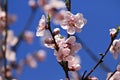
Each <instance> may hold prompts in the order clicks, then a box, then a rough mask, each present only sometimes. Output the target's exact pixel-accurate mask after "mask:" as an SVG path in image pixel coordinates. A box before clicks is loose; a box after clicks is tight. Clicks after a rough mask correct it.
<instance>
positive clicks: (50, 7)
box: [43, 0, 66, 16]
mask: <svg viewBox="0 0 120 80" xmlns="http://www.w3.org/2000/svg"><path fill="white" fill-rule="evenodd" d="M58 4H59V5H58ZM65 7H66V6H65V3H64V2H63V1H62V0H50V1H49V2H48V4H46V5H44V7H43V9H44V11H45V13H46V14H49V15H50V16H53V15H54V14H55V13H56V9H57V10H58V9H62V8H65Z"/></svg>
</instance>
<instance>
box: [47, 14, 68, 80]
mask: <svg viewBox="0 0 120 80" xmlns="http://www.w3.org/2000/svg"><path fill="white" fill-rule="evenodd" d="M47 21H48V22H47V28H48V30H49V31H50V33H51V35H52V38H53V42H54V44H55V49H56V51H58V50H59V47H58V45H57V43H56V41H55V38H54V34H53V32H52V29H51V26H50V16H49V15H48V18H47ZM58 63H59V64H60V65H61V66H62V68H63V70H64V72H65V75H66V78H67V80H70V79H69V76H68V71H69V69H68V62H67V61H61V62H58Z"/></svg>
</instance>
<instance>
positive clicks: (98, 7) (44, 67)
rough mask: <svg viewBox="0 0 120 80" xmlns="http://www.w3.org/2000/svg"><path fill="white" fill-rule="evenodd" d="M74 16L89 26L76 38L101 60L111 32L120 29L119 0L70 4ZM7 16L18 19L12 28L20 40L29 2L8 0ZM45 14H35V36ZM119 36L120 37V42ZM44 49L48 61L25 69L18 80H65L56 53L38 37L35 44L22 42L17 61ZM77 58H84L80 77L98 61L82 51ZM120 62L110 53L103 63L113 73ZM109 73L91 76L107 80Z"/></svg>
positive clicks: (91, 0)
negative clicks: (101, 54)
mask: <svg viewBox="0 0 120 80" xmlns="http://www.w3.org/2000/svg"><path fill="white" fill-rule="evenodd" d="M71 1H72V4H71V5H72V6H71V12H72V13H74V14H76V13H78V12H80V13H83V15H84V17H85V18H86V19H87V24H86V25H85V26H84V28H83V30H82V32H81V33H79V34H77V35H79V37H80V38H81V40H82V41H83V42H84V43H85V44H86V45H87V46H88V47H89V48H90V49H91V50H92V51H93V52H94V54H95V55H96V56H97V57H98V58H100V56H99V53H103V52H104V51H105V50H106V48H107V46H108V45H109V43H110V36H109V29H110V28H114V27H116V25H120V5H119V3H120V0H71ZM8 12H9V13H10V14H16V15H17V21H16V22H15V23H14V24H12V25H11V26H10V29H12V30H14V32H15V35H16V36H18V35H19V34H20V32H21V31H22V30H23V29H24V25H25V23H26V21H27V19H28V18H29V16H30V13H31V9H30V7H29V6H28V0H8ZM42 14H44V13H43V11H42V10H41V8H39V9H38V10H37V12H36V15H35V19H34V20H33V22H32V24H31V27H30V29H29V30H31V31H33V32H34V33H35V32H36V28H37V25H38V21H39V19H40V18H41V15H42ZM119 37H120V36H118V38H119ZM39 49H45V50H46V51H47V58H46V60H45V61H44V62H41V63H38V67H37V68H36V69H31V68H30V67H29V66H24V68H23V72H22V74H21V75H19V76H18V78H19V80H59V79H61V78H64V77H65V76H64V72H63V70H62V68H61V67H60V65H59V64H58V63H57V61H56V59H55V56H54V55H53V50H50V49H46V48H45V47H43V45H42V44H41V43H40V39H39V38H38V37H35V39H34V42H33V44H31V45H28V44H26V43H25V42H22V43H21V45H20V46H19V49H18V51H17V58H18V61H19V60H20V59H21V58H24V57H25V56H26V55H27V54H28V53H31V52H34V51H37V50H39ZM78 55H79V56H80V58H81V66H82V68H81V69H80V71H79V72H80V73H83V72H84V71H85V70H88V71H89V70H90V69H91V68H92V67H93V66H94V65H95V63H96V62H95V61H94V60H92V59H91V57H90V56H88V53H87V52H86V51H85V50H84V48H83V49H82V50H80V51H79V52H78ZM119 61H120V56H119V58H118V60H114V59H113V56H112V55H111V54H110V53H109V54H108V55H107V56H106V57H105V60H104V63H105V64H106V65H107V66H108V67H109V68H110V69H111V70H112V71H114V70H115V68H116V65H117V63H118V62H119ZM106 74H107V73H106V72H104V71H103V70H102V69H101V68H100V67H98V68H97V69H96V70H95V72H94V73H93V74H92V75H95V76H97V77H98V78H99V80H105V79H106Z"/></svg>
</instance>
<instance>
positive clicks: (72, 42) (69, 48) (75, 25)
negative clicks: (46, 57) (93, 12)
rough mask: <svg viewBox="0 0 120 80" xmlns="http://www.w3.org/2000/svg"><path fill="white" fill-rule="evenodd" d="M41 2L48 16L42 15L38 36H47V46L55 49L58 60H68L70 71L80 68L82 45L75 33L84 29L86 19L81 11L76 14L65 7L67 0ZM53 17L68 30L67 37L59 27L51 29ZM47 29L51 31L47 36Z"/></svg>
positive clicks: (41, 0) (45, 41) (45, 42)
mask: <svg viewBox="0 0 120 80" xmlns="http://www.w3.org/2000/svg"><path fill="white" fill-rule="evenodd" d="M45 1H46V0H45ZM39 3H40V5H41V6H42V7H43V10H44V11H45V13H46V16H47V18H46V17H45V16H44V15H42V17H41V19H40V21H39V24H38V28H37V32H36V36H38V37H39V36H40V37H45V39H44V44H45V46H46V47H48V48H51V49H54V55H55V56H56V59H57V61H58V62H62V61H63V62H66V61H67V62H68V68H69V70H70V71H77V70H79V69H80V68H81V66H80V58H79V56H77V55H76V53H77V52H78V51H79V50H80V49H81V47H82V46H81V44H80V43H76V37H75V36H73V35H74V34H75V32H80V31H81V30H82V28H83V26H84V25H85V24H86V19H85V18H84V17H83V14H81V13H77V14H76V15H74V14H72V13H71V12H70V11H66V10H65V9H63V8H65V7H66V6H65V2H63V1H62V0H49V1H48V2H47V1H46V2H45V3H44V4H43V0H40V2H39ZM41 3H42V4H41ZM57 4H60V5H57ZM56 10H59V12H58V11H57V12H56ZM51 18H53V19H54V21H55V23H56V22H57V23H58V24H59V25H60V26H61V28H63V29H65V30H66V32H67V33H68V35H69V36H68V37H67V38H66V37H64V36H62V35H61V34H60V29H59V27H56V28H55V29H54V30H53V31H51V25H49V23H50V21H51V20H50V19H51ZM46 31H49V32H50V34H51V35H50V36H46V35H45V34H46Z"/></svg>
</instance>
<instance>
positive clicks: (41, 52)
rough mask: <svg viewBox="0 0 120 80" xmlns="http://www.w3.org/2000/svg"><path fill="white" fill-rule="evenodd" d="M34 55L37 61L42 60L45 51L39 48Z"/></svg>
mask: <svg viewBox="0 0 120 80" xmlns="http://www.w3.org/2000/svg"><path fill="white" fill-rule="evenodd" d="M35 57H36V59H37V60H39V61H43V60H44V59H45V57H46V52H45V51H44V50H39V51H38V52H37V53H36V54H35Z"/></svg>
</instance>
